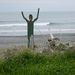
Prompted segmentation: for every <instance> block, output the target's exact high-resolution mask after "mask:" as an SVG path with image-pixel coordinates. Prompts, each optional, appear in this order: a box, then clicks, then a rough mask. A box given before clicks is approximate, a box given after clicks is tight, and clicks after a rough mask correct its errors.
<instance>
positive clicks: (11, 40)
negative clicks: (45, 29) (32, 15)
mask: <svg viewBox="0 0 75 75" xmlns="http://www.w3.org/2000/svg"><path fill="white" fill-rule="evenodd" d="M53 36H54V37H55V38H59V39H60V42H64V43H68V42H69V43H72V44H74V43H75V34H53ZM49 38H50V35H35V36H34V43H35V45H37V46H41V47H45V45H46V43H47V42H48V39H49ZM17 46H25V47H27V36H0V48H10V47H17Z"/></svg>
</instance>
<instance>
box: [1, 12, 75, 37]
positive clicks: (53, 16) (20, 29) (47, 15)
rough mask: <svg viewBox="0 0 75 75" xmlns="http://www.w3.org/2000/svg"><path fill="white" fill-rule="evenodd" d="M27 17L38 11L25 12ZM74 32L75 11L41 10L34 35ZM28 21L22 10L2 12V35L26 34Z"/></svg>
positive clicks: (34, 15)
mask: <svg viewBox="0 0 75 75" xmlns="http://www.w3.org/2000/svg"><path fill="white" fill-rule="evenodd" d="M24 14H25V16H26V18H28V15H29V14H32V15H33V17H34V18H36V14H37V13H36V12H24ZM58 33H59V34H63V33H64V34H66V33H68V34H74V33H75V12H40V15H39V19H38V20H37V21H36V22H35V24H34V35H46V34H58ZM26 35H27V23H26V21H25V20H24V19H23V17H22V15H21V12H2V13H0V36H26Z"/></svg>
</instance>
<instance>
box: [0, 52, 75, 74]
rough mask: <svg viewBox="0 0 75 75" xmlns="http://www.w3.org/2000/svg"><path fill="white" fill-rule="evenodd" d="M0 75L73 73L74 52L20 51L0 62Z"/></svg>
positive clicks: (74, 71) (74, 67) (74, 64)
mask: <svg viewBox="0 0 75 75" xmlns="http://www.w3.org/2000/svg"><path fill="white" fill-rule="evenodd" d="M0 75H75V52H70V51H66V52H65V53H64V54H51V55H50V54H49V55H47V54H40V53H32V52H22V53H20V54H17V55H15V56H12V57H9V58H8V59H6V60H4V61H3V62H2V61H1V62H0Z"/></svg>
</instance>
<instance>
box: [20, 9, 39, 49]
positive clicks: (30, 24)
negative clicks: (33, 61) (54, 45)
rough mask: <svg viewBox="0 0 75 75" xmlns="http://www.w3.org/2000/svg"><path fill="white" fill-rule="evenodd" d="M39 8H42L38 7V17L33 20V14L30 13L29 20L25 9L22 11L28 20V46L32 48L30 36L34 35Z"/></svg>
mask: <svg viewBox="0 0 75 75" xmlns="http://www.w3.org/2000/svg"><path fill="white" fill-rule="evenodd" d="M39 10H40V8H38V12H37V17H36V18H35V19H34V20H33V15H32V14H29V20H28V19H27V18H26V17H25V16H24V13H23V11H22V12H21V14H22V17H23V19H24V20H26V22H27V35H28V48H30V38H31V36H33V37H34V22H35V21H37V19H38V17H39ZM33 41H34V40H33Z"/></svg>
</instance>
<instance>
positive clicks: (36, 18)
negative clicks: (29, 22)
mask: <svg viewBox="0 0 75 75" xmlns="http://www.w3.org/2000/svg"><path fill="white" fill-rule="evenodd" d="M39 11H40V8H38V12H37V17H36V18H35V19H34V20H33V22H35V21H36V20H37V19H38V17H39Z"/></svg>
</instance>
